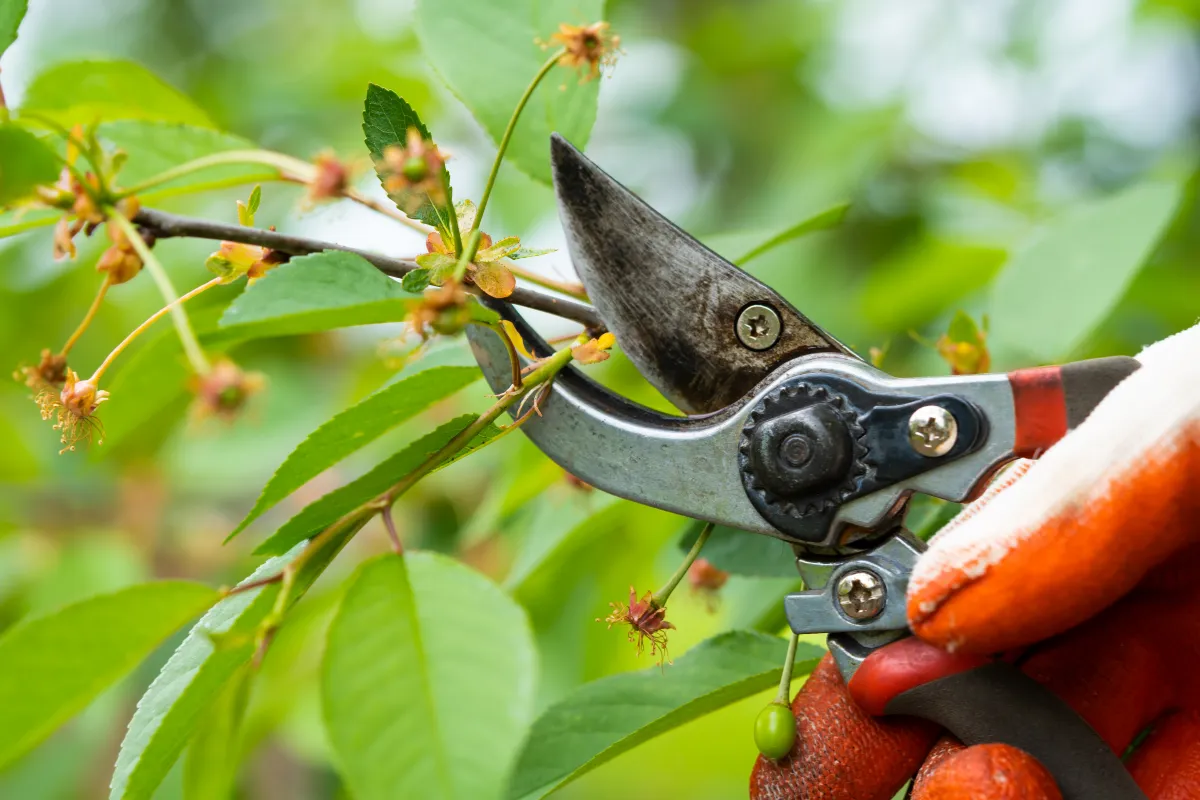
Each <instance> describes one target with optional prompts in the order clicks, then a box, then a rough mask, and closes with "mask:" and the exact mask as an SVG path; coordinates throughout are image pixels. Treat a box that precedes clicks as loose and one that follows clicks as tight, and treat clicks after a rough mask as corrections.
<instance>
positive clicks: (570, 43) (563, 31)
mask: <svg viewBox="0 0 1200 800" xmlns="http://www.w3.org/2000/svg"><path fill="white" fill-rule="evenodd" d="M608 28H609V25H608V23H607V22H593V23H592V24H591V25H568V24H566V23H563V24H561V25H559V26H558V33H555V34H554V35H552V36H551V37H550V42H549V43H548V44H546V45H544V46H545V47H549V46H551V45H553V44H558V45H561V46H562V47H563V49H564V50H565V52H564V53H563V54H562V55H561V56H560V57H559V59H558V63H559V65H560V66H563V67H568V68H571V69H578V70H579V73H580V78H579V82H580V83H585V82H587V81H590V80H593V79H594V78H598V77H600V72H601V69H602V68H604V67H610V66H612V65H613V64H614V63H616V60H617V54H618V53H619V52H620V47H621V37H619V36H614V35H613V34H612V33H610V32H609V30H608Z"/></svg>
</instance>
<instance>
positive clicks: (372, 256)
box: [133, 208, 606, 333]
mask: <svg viewBox="0 0 1200 800" xmlns="http://www.w3.org/2000/svg"><path fill="white" fill-rule="evenodd" d="M133 221H134V222H135V223H136V224H138V225H140V226H141V227H142V228H144V229H145V230H147V231H149V232H150V233H153V234H154V236H155V237H157V238H159V239H168V238H171V237H176V236H183V237H190V238H193V239H213V240H215V241H228V242H242V243H243V244H254V245H258V246H259V247H269V248H270V249H272V250H278V251H279V252H281V253H288V254H289V255H293V256H304V255H308V254H310V253H319V252H321V251H322V250H341V251H342V252H345V253H354V254H355V255H357V256H361V257H363V258H365V259H366V260H367V261H369V262H370V263H371V264H373V265H374V266H375V267H376V268H377V269H378V270H379V271H380V272H382V273H384V274H385V275H391V276H392V277H396V278H400V277H403V276H404V275H406V274H408V273H409V272H411V271H412V270H414V269H416V268H417V264H416V262H415V261H410V260H409V259H405V258H392V257H391V256H383V255H379V254H378V253H371V252H368V251H366V250H358V249H356V248H353V247H346V246H345V245H340V244H334V243H333V242H322V241H320V240H317V239H309V238H307V237H304V236H290V235H288V234H285V233H277V232H276V231H268V230H263V229H262V228H246V227H242V226H240V225H226V224H224V223H221V222H213V221H211V220H207V219H198V218H196V217H182V216H179V215H177V214H168V213H167V212H165V211H158V210H156V209H153V208H143V209H142V210H140V211H139V212H138V213H137V216H135V217H134V218H133ZM469 288H470V289H471V291H473V292H475V293H476V294H482V293H481V292H480V291H479V288H478V287H475V286H471V287H469ZM505 299H506V300H507V301H508V302H510V303H512V304H513V305H518V306H523V307H524V308H531V309H534V310H535V311H544V312H546V313H547V314H554V315H555V316H558V317H563V318H565V319H570V320H574V321H575V322H578V323H581V324H582V325H583V326H584V327H585V328H587V329H588V330H589V331H591V332H593V333H595V332H598V331H603V330H605V329H606V326H605V324H604V320H602V319H601V318H600V315H599V314H597V313H596V309H594V308H592V307H591V306H589V305H587V304H586V303H580V302H577V301H575V300H570V299H568V298H565V297H555V296H553V295H549V294H545V293H543V292H537V291H533V290H531V289H526V288H523V287H517V288H516V289H514V290H513V293H512V294H511V295H510V296H509V297H507V298H505Z"/></svg>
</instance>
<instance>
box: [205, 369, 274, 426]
mask: <svg viewBox="0 0 1200 800" xmlns="http://www.w3.org/2000/svg"><path fill="white" fill-rule="evenodd" d="M266 385H267V381H266V378H264V377H263V375H262V374H261V373H258V372H245V371H243V370H242V368H241V367H239V366H238V365H237V364H234V363H233V362H232V361H230V360H229V359H227V358H226V359H221V360H219V361H217V362H215V363H214V364H213V365H212V369H211V370H210V371H209V372H208V374H206V375H202V376H198V377H195V378H193V380H192V386H191V388H192V392H193V393H194V394H195V395H196V399H195V401H194V402H193V403H192V417H193V418H194V419H204V418H205V417H219V418H220V419H223V420H226V421H229V420H232V419H234V418H235V417H236V416H237V415H238V413H239V412H241V410H242V409H243V408H245V406H246V403H247V401H249V400H250V398H251V397H253V396H254V395H256V394H258V393H259V392H261V391H262V390H263V388H265V387H266Z"/></svg>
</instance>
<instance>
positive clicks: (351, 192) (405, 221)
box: [344, 187, 458, 235]
mask: <svg viewBox="0 0 1200 800" xmlns="http://www.w3.org/2000/svg"><path fill="white" fill-rule="evenodd" d="M344 195H345V197H347V198H348V199H350V200H353V201H354V202H355V203H358V204H359V205H361V206H365V207H366V208H369V209H371V210H372V211H376V212H378V213H380V214H383V215H384V216H385V217H388V218H390V219H394V220H396V222H399V223H400V224H401V225H406V226H408V227H409V228H412V229H413V230H414V231H416V232H417V233H421V234H425V235H428V234H429V233H430V232H432V231H433V227H432V226H430V225H426V224H425V223H424V222H420V221H418V220H415V219H413V218H411V217H409V216H407V215H406V214H405V213H404V212H403V211H401V210H400V209H398V208H396V207H395V206H389V205H387V204H385V203H381V202H379V201H378V200H376V199H374V198H372V197H367V196H366V195H365V194H363V193H362V192H360V191H358V189H355V188H353V187H347V188H346V190H345V192H344ZM451 217H453V211H451ZM454 226H455V227H456V228H457V227H458V221H457V220H455V222H454Z"/></svg>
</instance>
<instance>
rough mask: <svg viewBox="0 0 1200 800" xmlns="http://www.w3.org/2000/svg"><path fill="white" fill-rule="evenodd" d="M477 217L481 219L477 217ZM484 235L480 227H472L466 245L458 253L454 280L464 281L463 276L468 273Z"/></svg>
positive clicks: (456, 281)
mask: <svg viewBox="0 0 1200 800" xmlns="http://www.w3.org/2000/svg"><path fill="white" fill-rule="evenodd" d="M476 219H479V218H478V217H476ZM482 236H483V232H482V231H480V230H479V229H478V228H472V229H471V233H470V234H468V235H467V244H466V247H464V248H463V249H462V252H460V253H459V254H458V263H457V264H455V265H454V282H455V283H462V279H463V277H465V276H466V274H467V267H468V266H469V265H470V264H471V261H472V260H473V259H474V258H475V253H477V252H478V251H479V240H480V238H481V237H482Z"/></svg>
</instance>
